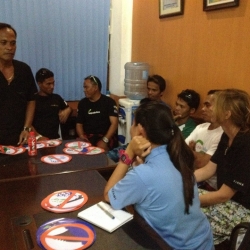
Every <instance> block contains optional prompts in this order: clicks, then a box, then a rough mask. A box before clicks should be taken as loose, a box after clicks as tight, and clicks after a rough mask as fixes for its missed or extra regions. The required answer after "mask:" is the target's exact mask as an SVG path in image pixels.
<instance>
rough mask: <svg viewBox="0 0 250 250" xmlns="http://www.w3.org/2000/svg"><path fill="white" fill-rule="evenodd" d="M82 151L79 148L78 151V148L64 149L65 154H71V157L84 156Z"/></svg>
mask: <svg viewBox="0 0 250 250" xmlns="http://www.w3.org/2000/svg"><path fill="white" fill-rule="evenodd" d="M81 151H82V149H81V148H78V149H76V148H64V149H63V152H64V153H65V154H70V155H76V154H82V153H81Z"/></svg>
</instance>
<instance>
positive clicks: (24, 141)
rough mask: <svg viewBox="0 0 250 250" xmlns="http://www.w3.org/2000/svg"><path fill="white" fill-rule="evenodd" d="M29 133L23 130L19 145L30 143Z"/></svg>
mask: <svg viewBox="0 0 250 250" xmlns="http://www.w3.org/2000/svg"><path fill="white" fill-rule="evenodd" d="M28 137H29V132H28V131H25V130H23V131H22V132H21V134H20V136H19V142H18V143H17V145H23V144H27V143H28Z"/></svg>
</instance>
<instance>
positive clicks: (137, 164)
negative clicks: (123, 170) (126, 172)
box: [132, 156, 144, 167]
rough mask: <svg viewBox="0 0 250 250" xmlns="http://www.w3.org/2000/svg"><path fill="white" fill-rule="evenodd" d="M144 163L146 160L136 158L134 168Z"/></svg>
mask: <svg viewBox="0 0 250 250" xmlns="http://www.w3.org/2000/svg"><path fill="white" fill-rule="evenodd" d="M143 163H144V158H141V157H140V156H136V158H135V160H134V162H133V164H132V166H133V167H136V166H139V165H140V164H143Z"/></svg>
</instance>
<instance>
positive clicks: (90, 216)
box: [77, 201, 133, 233]
mask: <svg viewBox="0 0 250 250" xmlns="http://www.w3.org/2000/svg"><path fill="white" fill-rule="evenodd" d="M77 216H78V217H79V218H81V219H83V220H85V221H88V222H90V223H92V224H93V225H95V226H97V227H100V228H102V229H104V230H106V231H107V232H109V233H112V232H113V231H115V230H116V229H117V228H119V227H121V226H122V225H124V224H125V223H127V222H128V221H130V220H132V219H133V214H130V213H128V212H126V211H124V210H115V209H113V208H112V207H111V206H110V205H109V204H107V203H105V202H103V201H101V202H99V203H97V204H95V205H93V206H91V207H89V208H87V209H85V210H83V211H81V212H79V213H78V215H77Z"/></svg>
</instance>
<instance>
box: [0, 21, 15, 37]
mask: <svg viewBox="0 0 250 250" xmlns="http://www.w3.org/2000/svg"><path fill="white" fill-rule="evenodd" d="M7 28H8V29H12V30H13V32H14V33H15V36H16V37H17V33H16V30H15V29H14V28H13V27H12V26H11V25H10V24H8V23H0V30H3V29H7Z"/></svg>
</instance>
